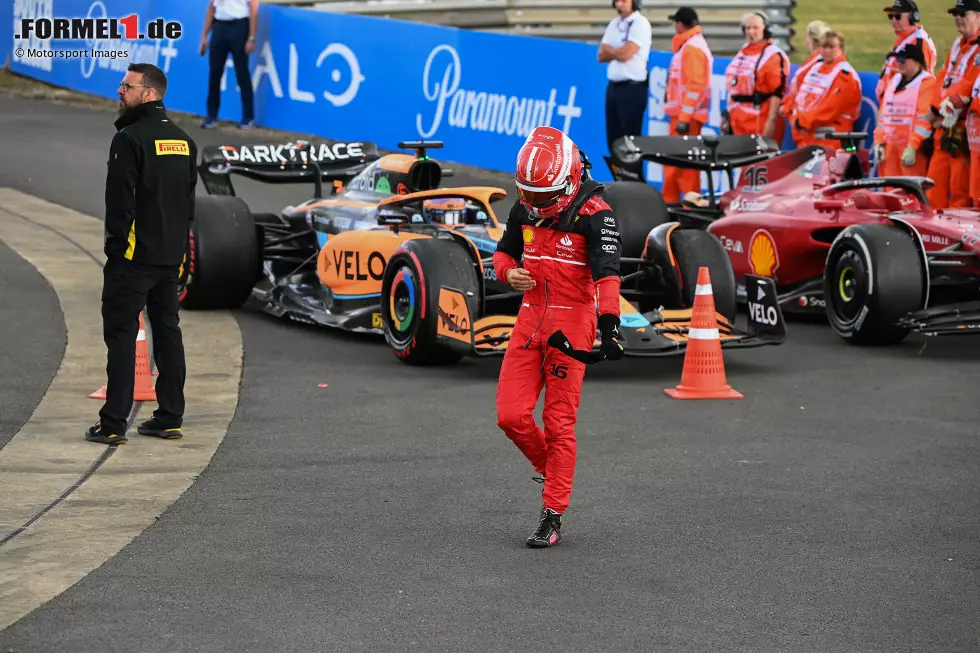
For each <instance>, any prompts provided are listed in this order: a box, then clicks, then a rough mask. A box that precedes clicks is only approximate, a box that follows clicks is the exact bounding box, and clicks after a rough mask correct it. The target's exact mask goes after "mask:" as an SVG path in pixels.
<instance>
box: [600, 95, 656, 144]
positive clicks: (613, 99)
mask: <svg viewBox="0 0 980 653" xmlns="http://www.w3.org/2000/svg"><path fill="white" fill-rule="evenodd" d="M648 94H649V91H648V86H647V83H646V82H632V81H630V82H609V84H608V85H607V86H606V143H607V145H608V146H609V151H610V152H612V144H613V143H615V142H616V141H617V140H619V139H620V138H622V137H623V136H640V135H641V134H642V133H643V116H644V115H646V112H647V96H648Z"/></svg>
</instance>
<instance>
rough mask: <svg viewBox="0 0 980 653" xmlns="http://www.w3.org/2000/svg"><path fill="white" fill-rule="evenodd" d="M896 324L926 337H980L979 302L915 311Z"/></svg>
mask: <svg viewBox="0 0 980 653" xmlns="http://www.w3.org/2000/svg"><path fill="white" fill-rule="evenodd" d="M898 324H899V325H900V326H903V327H906V328H907V329H910V330H911V331H913V332H915V333H921V334H923V335H927V336H969V335H980V301H973V302H963V303H959V304H947V305H945V306H936V307H934V308H927V309H924V310H921V311H916V312H915V313H909V314H908V315H907V316H905V317H904V318H903V319H901V320H899V321H898Z"/></svg>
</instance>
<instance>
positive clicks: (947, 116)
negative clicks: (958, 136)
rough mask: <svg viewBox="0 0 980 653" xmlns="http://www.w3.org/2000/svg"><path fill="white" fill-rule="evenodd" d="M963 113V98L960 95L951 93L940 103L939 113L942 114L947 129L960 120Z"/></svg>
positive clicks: (943, 123)
mask: <svg viewBox="0 0 980 653" xmlns="http://www.w3.org/2000/svg"><path fill="white" fill-rule="evenodd" d="M961 113H963V98H961V97H960V96H959V95H951V96H949V97H948V98H946V99H945V100H943V101H942V104H940V105H939V115H940V116H942V118H943V122H942V125H943V127H944V128H946V129H950V128H951V127H952V126H953V125H955V124H956V123H957V122H959V119H960V114H961Z"/></svg>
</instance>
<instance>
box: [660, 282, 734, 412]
mask: <svg viewBox="0 0 980 653" xmlns="http://www.w3.org/2000/svg"><path fill="white" fill-rule="evenodd" d="M715 315H716V314H715V297H714V294H713V293H712V292H711V275H710V274H709V273H708V268H706V267H701V269H700V270H698V286H697V288H696V289H695V291H694V310H693V312H692V315H691V328H690V330H689V331H688V336H687V338H688V340H687V351H686V352H685V353H684V370H683V372H681V382H680V385H678V386H677V387H676V388H667V389H665V390H664V392H666V393H667V394H668V395H670V396H671V397H673V398H674V399H742V398H743V395H742V394H741V393H739V392H736V391H735V390H733V389H732V387H731V386H730V385H728V380H727V379H726V378H725V359H724V356H723V355H722V353H721V340H720V339H719V338H718V320H717V318H716V317H715Z"/></svg>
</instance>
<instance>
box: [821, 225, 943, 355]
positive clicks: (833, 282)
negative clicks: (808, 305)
mask: <svg viewBox="0 0 980 653" xmlns="http://www.w3.org/2000/svg"><path fill="white" fill-rule="evenodd" d="M922 268H923V265H922V259H921V258H920V255H919V251H918V248H917V245H916V243H915V241H913V240H912V235H911V234H909V233H908V232H907V231H905V230H904V229H902V228H899V227H896V226H892V225H887V224H860V225H852V226H850V227H848V228H847V229H844V230H843V231H842V232H841V233H840V234H839V235H838V236H837V238H836V239H835V240H834V243H833V245H831V247H830V251H829V252H828V253H827V263H826V269H825V271H824V300H825V302H826V313H827V319H828V320H829V321H830V326H831V327H832V328H833V329H834V331H836V332H837V334H838V335H839V336H840V337H841V338H843V339H844V340H846V341H847V342H849V343H852V344H855V345H893V344H897V343H899V342H901V341H902V340H904V339H905V337H906V336H907V335H908V333H909V330H908V329H906V328H904V327H902V326H899V325H898V324H897V322H898V320H899V319H901V318H903V317H905V316H906V315H907V314H909V313H911V312H913V311H917V310H920V309H921V308H923V301H924V299H925V293H926V287H925V284H926V280H925V274H924V270H923V269H922Z"/></svg>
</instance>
